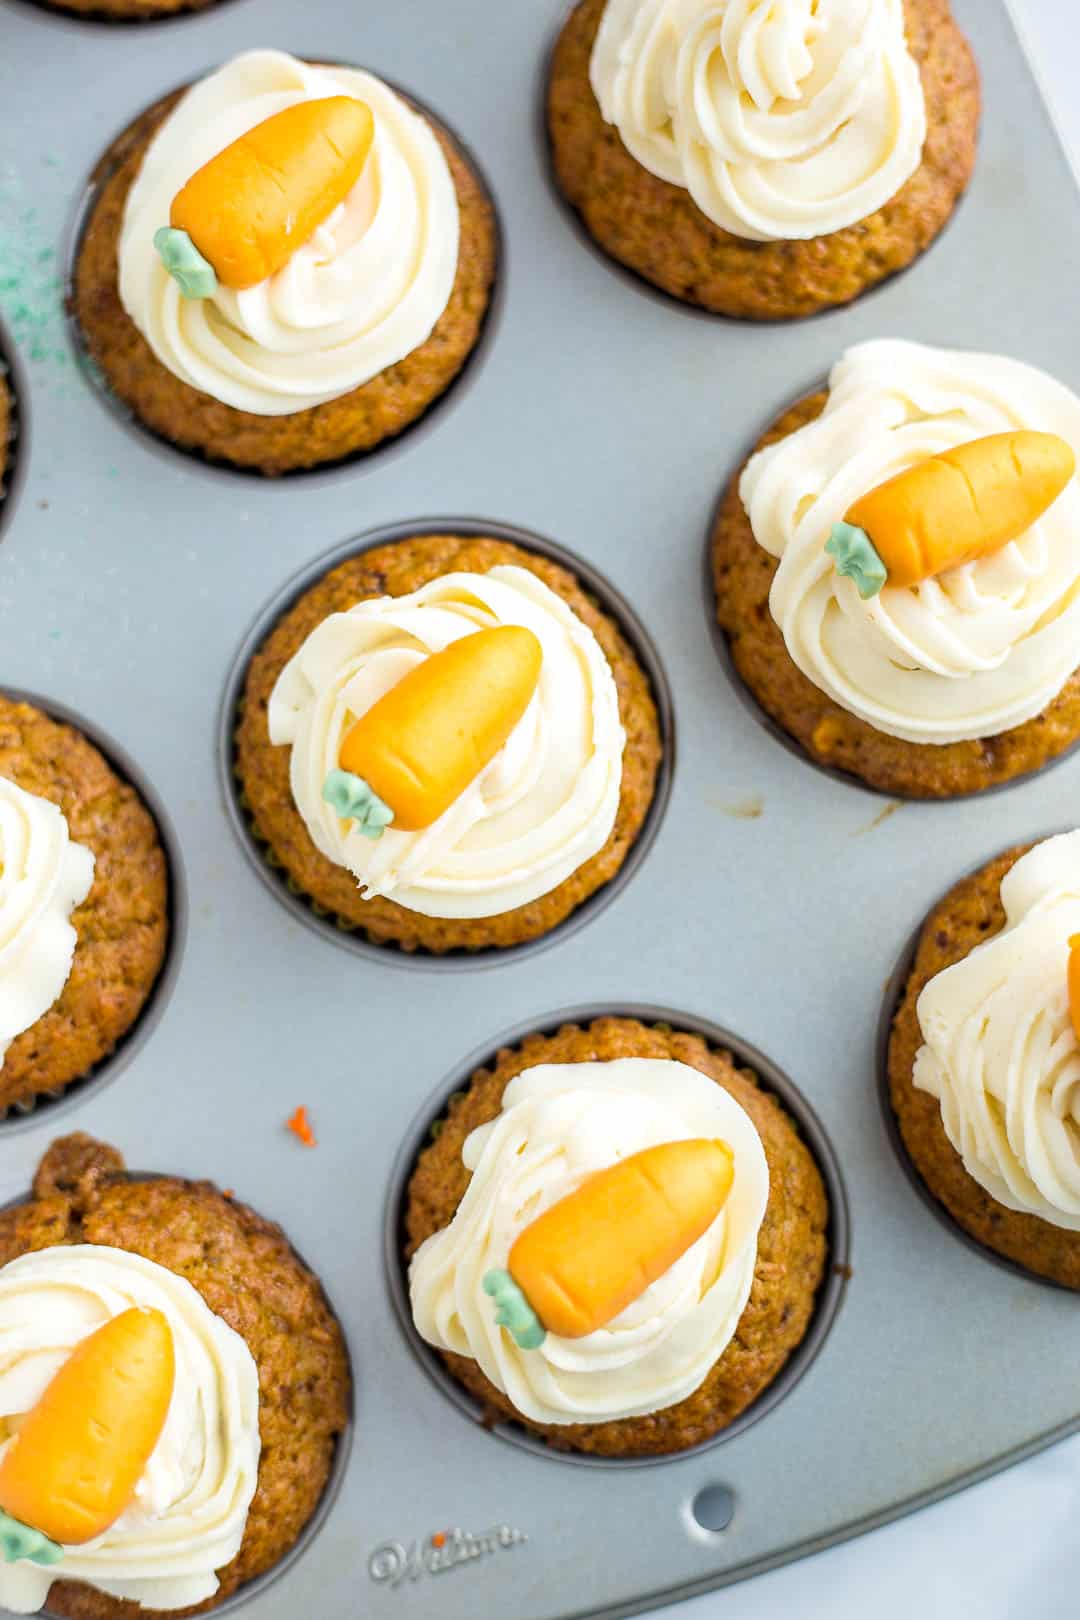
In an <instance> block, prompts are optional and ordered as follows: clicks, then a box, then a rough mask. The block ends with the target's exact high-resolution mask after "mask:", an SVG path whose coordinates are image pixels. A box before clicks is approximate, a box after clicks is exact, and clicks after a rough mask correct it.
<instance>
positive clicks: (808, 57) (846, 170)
mask: <svg viewBox="0 0 1080 1620" xmlns="http://www.w3.org/2000/svg"><path fill="white" fill-rule="evenodd" d="M978 123H979V76H978V71H977V69H976V66H975V62H974V59H973V58H972V55H971V51H970V48H969V46H968V44H967V41H966V39H965V38H964V36H963V34H962V33H961V32H960V30H959V28H958V27H957V26H956V23H955V22H954V21H953V17H952V13H951V12H950V10H949V4H948V0H860V3H859V4H857V5H821V6H818V5H809V4H807V3H806V0H779V3H778V0H580V3H579V4H578V5H576V6H575V8H574V10H573V11H572V13H571V15H570V18H569V20H568V22H567V23H566V25H565V27H564V29H563V31H562V34H561V36H560V38H559V41H558V44H557V45H556V48H555V53H554V56H553V59H552V64H551V76H550V82H549V87H548V127H549V131H550V138H551V148H552V159H553V163H554V169H555V176H556V179H557V181H558V184H559V186H560V187H561V188H562V190H563V192H564V193H565V195H566V197H567V199H568V201H569V202H570V203H571V205H572V206H573V207H574V208H575V209H576V210H577V211H578V213H579V214H580V216H581V218H582V220H583V222H584V224H585V227H586V229H587V230H588V231H589V232H590V234H591V235H592V236H593V237H594V238H595V240H596V241H597V242H598V243H599V245H600V247H602V248H603V249H604V251H605V252H606V253H609V254H610V255H611V256H612V258H615V259H618V260H619V261H620V262H621V263H622V264H624V265H626V266H628V267H629V268H630V269H631V270H634V271H636V272H637V274H638V275H641V276H644V277H645V279H646V280H648V281H651V282H653V283H655V285H656V286H658V287H661V288H663V290H664V291H665V292H668V293H671V294H672V295H673V296H674V297H676V298H681V299H682V300H684V302H686V303H690V304H697V305H700V306H701V307H703V308H704V309H708V310H712V311H714V312H715V313H716V314H720V315H735V316H743V317H749V318H751V319H754V320H773V319H780V318H784V317H791V316H800V315H811V314H813V313H814V312H815V311H816V310H820V309H825V308H827V307H829V306H831V305H834V304H845V303H847V302H848V301H849V300H850V299H852V298H855V297H857V296H858V294H859V293H861V292H863V291H865V289H866V288H867V287H872V286H874V285H875V283H877V282H879V281H881V280H882V279H883V278H884V277H885V276H889V275H892V274H894V273H895V272H896V271H897V270H902V269H903V268H904V266H905V265H907V264H910V263H911V261H912V260H913V259H915V258H917V257H918V255H919V254H920V253H922V252H923V251H924V249H926V248H927V247H928V246H929V245H930V243H931V242H932V241H933V239H934V237H935V236H937V234H938V232H939V231H940V230H941V229H942V227H943V226H944V225H945V223H946V222H947V220H948V219H949V217H950V216H951V214H952V212H953V209H954V208H955V207H956V203H957V201H958V199H959V197H960V195H961V194H962V192H963V191H964V188H965V187H966V185H967V183H968V180H969V179H970V177H971V171H972V168H973V166H974V162H975V148H976V140H977V135H978Z"/></svg>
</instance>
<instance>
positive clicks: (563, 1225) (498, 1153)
mask: <svg viewBox="0 0 1080 1620" xmlns="http://www.w3.org/2000/svg"><path fill="white" fill-rule="evenodd" d="M827 1220H828V1208H827V1202H826V1195H825V1189H824V1184H823V1182H822V1179H821V1175H820V1173H819V1171H818V1168H817V1166H816V1164H815V1163H814V1160H813V1158H812V1157H811V1155H810V1153H809V1151H808V1150H807V1148H806V1147H805V1145H804V1144H803V1142H802V1141H801V1139H800V1138H799V1136H798V1134H797V1131H796V1128H795V1126H794V1125H793V1123H792V1121H791V1120H790V1119H789V1118H788V1116H787V1115H786V1114H785V1113H784V1111H783V1109H782V1108H781V1107H780V1105H779V1104H778V1103H777V1102H776V1101H775V1100H774V1099H773V1098H772V1097H770V1096H769V1095H768V1094H767V1093H766V1092H764V1091H762V1090H761V1089H760V1088H759V1086H758V1084H757V1080H756V1078H755V1076H754V1075H753V1074H751V1073H750V1072H749V1071H748V1070H745V1069H737V1068H736V1067H735V1064H734V1062H733V1060H732V1058H731V1056H730V1055H729V1054H728V1053H726V1052H717V1051H713V1050H710V1048H709V1047H708V1046H707V1045H706V1043H705V1042H704V1041H703V1040H702V1039H701V1038H700V1037H699V1036H696V1035H688V1034H680V1033H676V1032H673V1031H671V1030H669V1029H666V1028H655V1029H650V1028H647V1027H646V1026H645V1025H644V1024H640V1023H638V1022H636V1021H635V1020H633V1019H628V1018H602V1019H598V1020H597V1021H596V1022H595V1023H594V1024H592V1025H591V1026H590V1027H589V1028H587V1029H582V1028H578V1027H575V1026H573V1025H568V1026H566V1027H565V1028H563V1029H561V1030H560V1031H559V1032H558V1033H557V1034H555V1035H550V1036H545V1035H532V1036H529V1037H528V1039H527V1040H525V1041H524V1042H523V1043H522V1045H521V1046H520V1047H517V1048H515V1049H513V1050H510V1049H505V1050H503V1051H501V1052H500V1053H499V1054H498V1057H497V1059H496V1061H495V1063H494V1065H493V1066H492V1068H490V1069H479V1070H477V1072H476V1073H475V1074H474V1075H473V1077H472V1081H471V1084H470V1085H469V1087H468V1089H467V1090H466V1091H465V1092H463V1093H462V1094H461V1095H459V1096H458V1097H456V1098H454V1099H453V1100H452V1101H451V1104H450V1110H449V1113H448V1115H447V1116H446V1118H445V1119H444V1120H443V1121H442V1122H441V1123H440V1127H439V1130H438V1132H437V1134H436V1135H435V1140H434V1141H433V1142H432V1144H431V1145H430V1146H429V1147H427V1148H425V1150H424V1151H423V1152H422V1153H421V1155H420V1158H419V1161H418V1163H417V1168H416V1171H415V1173H414V1175H413V1177H412V1181H411V1183H410V1186H409V1191H408V1203H407V1209H406V1215H405V1225H406V1232H407V1239H408V1254H409V1256H410V1257H411V1259H410V1267H409V1288H410V1299H411V1306H412V1312H413V1318H414V1321H415V1323H416V1328H417V1331H418V1332H419V1333H420V1335H421V1337H422V1338H423V1339H425V1340H426V1341H427V1342H428V1343H429V1344H431V1345H433V1346H434V1347H435V1348H436V1349H437V1350H438V1351H439V1352H440V1354H441V1356H442V1358H443V1360H444V1362H445V1363H446V1366H447V1368H448V1369H449V1371H450V1372H451V1374H452V1375H453V1376H454V1378H455V1379H457V1381H458V1382H459V1383H460V1384H462V1385H463V1386H464V1388H465V1389H466V1390H467V1391H468V1392H469V1394H470V1395H472V1396H473V1397H474V1398H475V1400H476V1401H477V1402H478V1403H479V1405H480V1406H481V1407H482V1408H483V1409H484V1411H485V1412H486V1413H487V1414H488V1415H489V1417H491V1418H492V1419H494V1420H502V1421H506V1420H512V1421H515V1422H518V1423H521V1424H523V1425H524V1426H525V1428H527V1429H529V1430H530V1431H532V1432H533V1433H535V1434H538V1435H540V1436H542V1437H543V1438H544V1439H545V1440H547V1441H548V1442H549V1443H550V1444H551V1445H553V1446H555V1447H557V1448H560V1449H563V1450H571V1451H581V1452H589V1453H592V1454H594V1455H597V1456H607V1457H634V1456H645V1455H649V1454H662V1453H666V1452H675V1451H683V1450H685V1449H686V1448H687V1447H689V1446H695V1445H700V1444H701V1443H702V1442H703V1441H705V1440H709V1439H711V1438H713V1437H714V1436H715V1435H717V1434H719V1433H720V1432H721V1430H723V1429H725V1428H726V1427H727V1426H728V1425H729V1424H730V1423H732V1422H733V1421H734V1419H735V1418H736V1417H738V1416H739V1414H740V1413H741V1412H743V1411H745V1410H746V1409H747V1408H748V1407H749V1406H750V1405H751V1404H752V1403H753V1402H754V1401H755V1400H756V1399H757V1397H758V1396H759V1395H761V1394H762V1393H763V1391H764V1390H765V1389H767V1388H768V1386H769V1385H770V1384H771V1383H772V1382H773V1380H774V1379H775V1378H776V1377H777V1375H778V1374H779V1372H780V1370H781V1368H782V1367H783V1366H784V1364H785V1362H786V1361H787V1360H788V1358H789V1356H790V1355H791V1354H792V1352H793V1351H794V1350H795V1348H796V1347H797V1345H798V1344H799V1343H800V1341H801V1340H802V1338H803V1336H804V1335H805V1333H806V1330H807V1328H808V1326H809V1324H810V1321H811V1318H812V1316H813V1313H814V1303H815V1296H816V1293H817V1289H818V1286H819V1284H820V1282H821V1280H822V1275H823V1271H824V1266H825V1251H826V1240H825V1232H826V1226H827Z"/></svg>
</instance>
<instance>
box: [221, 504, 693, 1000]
mask: <svg viewBox="0 0 1080 1620" xmlns="http://www.w3.org/2000/svg"><path fill="white" fill-rule="evenodd" d="M417 534H461V535H479V536H483V535H487V536H490V537H491V538H493V539H497V540H505V541H507V542H508V543H509V544H510V545H514V546H519V547H521V548H522V549H523V550H526V551H531V552H534V553H535V554H537V555H538V556H541V557H546V558H548V559H549V561H551V562H556V563H559V564H560V565H561V566H562V567H563V568H566V569H568V570H569V571H570V572H571V573H572V574H573V575H574V576H575V578H576V579H577V580H578V582H579V583H580V584H581V586H582V587H583V588H584V589H585V591H587V592H588V594H589V595H590V596H592V597H593V598H594V599H595V600H596V602H597V603H598V605H599V606H600V608H601V609H602V610H603V612H604V613H605V614H606V615H607V616H608V617H609V618H610V619H612V620H614V622H615V623H617V624H618V626H619V628H620V629H621V630H622V632H623V634H624V636H625V637H626V639H627V641H628V642H629V643H630V645H631V647H632V648H633V650H634V653H635V655H636V657H637V659H638V662H639V663H640V664H641V667H642V668H643V669H644V671H645V673H646V674H647V676H648V678H649V683H650V685H651V687H652V693H653V698H654V701H655V703H656V710H657V716H658V719H659V724H660V732H661V736H662V738H663V742H664V757H663V760H662V762H661V766H660V770H659V772H658V773H657V778H656V791H655V793H654V794H653V800H652V804H651V805H650V806H649V810H648V813H647V815H646V817H645V822H644V825H643V826H642V829H641V831H640V833H639V834H638V836H637V838H636V839H635V841H634V843H633V845H632V847H631V849H630V851H629V853H628V854H627V857H626V859H625V861H624V862H623V864H622V866H621V867H620V869H619V871H618V872H617V873H616V874H615V876H614V877H613V878H611V879H610V881H609V882H607V883H605V884H604V886H603V888H601V889H597V891H596V892H595V893H594V894H592V895H590V896H589V898H588V899H587V900H586V901H585V902H584V904H583V905H580V906H579V907H578V908H577V910H576V911H574V912H572V913H571V914H570V916H569V917H567V918H566V919H565V921H563V922H561V923H559V924H558V926H557V927H555V928H553V929H551V931H550V932H549V933H547V934H545V935H543V936H542V937H541V938H539V939H534V940H529V941H527V942H526V943H525V944H522V945H513V946H510V947H508V948H507V949H503V950H500V949H499V948H497V947H487V948H485V949H483V950H479V951H464V950H458V951H448V952H447V953H446V954H445V955H443V956H439V955H437V954H436V953H435V952H433V951H404V950H402V949H401V948H400V947H399V946H397V945H396V944H394V943H393V942H391V943H389V944H386V945H380V944H377V943H375V942H374V941H372V940H369V939H367V938H366V937H365V935H364V933H363V930H362V929H354V928H350V927H349V925H348V924H347V923H346V922H345V921H344V919H342V920H339V919H337V918H336V917H335V916H334V915H333V914H332V913H330V912H328V911H327V910H326V909H325V908H324V907H319V906H316V905H315V903H314V902H313V901H311V900H309V899H308V898H307V897H306V896H305V895H304V894H303V893H302V892H300V891H299V890H298V889H297V887H296V886H295V885H294V884H293V883H292V881H291V880H290V879H289V878H288V877H287V875H286V874H285V873H284V872H283V871H282V869H281V867H280V866H278V865H275V864H272V862H271V860H270V859H269V854H270V851H269V849H268V847H267V846H266V845H264V844H262V843H261V842H260V840H259V839H258V838H257V836H256V834H255V831H254V825H253V821H252V817H251V815H250V813H249V812H248V810H247V809H246V808H245V805H244V801H243V794H242V791H241V784H240V782H239V779H238V776H237V771H236V743H235V738H236V729H237V726H238V724H239V721H240V714H241V710H242V706H243V698H244V684H245V681H246V679H247V672H248V668H249V666H250V664H251V659H252V657H253V655H254V654H255V653H256V652H257V651H258V649H259V648H260V647H261V646H262V644H263V642H264V641H265V640H266V638H267V637H268V636H269V635H270V633H271V631H272V630H273V628H274V626H275V625H276V624H277V623H278V622H279V620H280V619H282V618H283V617H284V616H285V614H286V613H287V612H288V611H289V609H290V608H291V607H293V606H294V604H295V603H296V602H297V601H298V600H299V598H300V597H301V596H303V595H304V594H305V592H306V591H309V590H310V589H311V588H312V587H313V586H314V585H316V584H317V583H318V582H319V580H321V579H323V578H324V577H325V576H326V575H327V574H328V573H329V572H330V571H331V569H333V568H336V567H338V565H339V564H340V563H343V562H347V561H348V559H349V558H350V557H357V556H360V555H361V554H362V553H363V552H365V551H371V550H372V549H373V548H374V547H376V546H384V545H389V544H393V542H394V541H396V540H407V539H409V538H410V537H411V536H413V535H417ZM218 750H219V759H220V764H221V776H222V784H223V790H224V794H225V805H226V809H227V811H228V815H229V820H230V821H231V822H232V825H233V830H234V831H235V833H236V836H237V838H238V839H239V841H240V846H241V848H242V850H243V852H244V854H245V855H246V856H247V859H248V861H249V863H250V865H251V866H252V868H253V870H254V871H255V873H256V874H257V876H258V877H260V878H261V879H262V881H263V882H264V883H265V884H266V885H267V887H268V888H269V889H270V891H271V893H273V894H275V895H276V896H277V898H278V899H279V900H280V901H281V903H282V904H283V905H284V906H287V907H288V909H289V911H290V912H291V913H292V914H293V916H294V917H298V918H299V919H300V921H301V922H304V923H306V924H307V925H308V927H310V928H313V929H315V930H316V931H317V932H318V933H321V934H322V935H323V936H324V938H327V939H331V940H333V941H334V943H335V944H336V945H342V946H344V947H345V948H346V949H347V950H350V951H353V952H354V953H355V954H356V955H358V956H368V957H370V956H374V957H375V959H376V960H377V961H379V962H384V961H386V960H390V961H391V962H395V963H397V964H398V965H399V966H404V967H421V968H430V969H434V970H436V971H440V972H447V971H453V970H455V969H461V968H477V967H498V966H500V965H503V964H505V962H506V959H507V956H508V955H509V956H510V957H512V958H513V959H514V960H517V959H518V958H519V957H521V956H524V955H526V954H530V955H536V953H537V952H538V951H543V950H547V949H549V948H550V947H551V946H553V945H557V944H558V943H559V942H560V941H561V940H564V939H566V938H568V937H569V935H570V934H572V933H575V932H576V931H577V930H578V929H579V928H583V927H584V926H585V924H586V923H587V922H589V921H590V920H591V919H592V918H593V917H596V916H598V915H599V914H600V912H601V911H603V910H604V908H605V907H606V906H609V905H610V904H611V902H612V901H613V900H614V899H615V898H616V896H617V895H618V894H619V892H620V891H621V890H622V889H623V888H624V887H625V886H626V884H627V883H629V882H630V879H631V878H632V877H633V876H634V874H635V872H637V871H638V870H639V868H640V867H641V865H642V862H643V861H644V860H645V858H646V857H647V855H648V853H649V850H650V849H651V848H652V846H653V843H654V842H655V840H656V837H657V834H658V833H659V831H660V824H661V822H662V821H663V819H664V811H665V810H666V809H667V803H668V799H669V798H670V796H671V783H672V779H673V776H674V771H675V721H674V713H673V706H672V700H671V688H670V686H669V685H668V680H667V676H666V675H665V674H664V666H663V663H662V662H661V660H660V655H659V653H658V652H657V650H656V648H655V647H654V646H653V644H652V642H651V641H650V639H649V634H648V631H647V630H646V629H645V627H644V625H643V624H642V622H641V620H640V619H639V618H638V617H637V615H636V614H635V612H634V610H633V608H632V607H631V606H630V604H629V602H627V601H626V600H625V598H624V597H622V596H620V594H619V592H618V591H617V590H615V588H614V587H613V586H612V585H611V584H610V583H609V582H608V581H607V580H606V579H604V577H603V575H602V574H600V573H599V572H598V571H597V570H596V569H595V568H593V567H591V566H590V564H588V563H586V562H585V561H584V560H583V559H582V558H580V557H573V556H571V555H570V553H569V552H568V551H566V550H564V549H563V547H562V546H557V545H555V544H554V543H553V542H552V541H551V540H545V539H544V538H543V537H542V536H541V535H538V534H529V533H527V532H526V531H525V530H523V529H517V528H513V527H511V525H509V524H506V523H497V522H491V521H487V520H485V519H477V518H461V517H446V518H425V519H422V520H420V521H414V522H411V523H410V522H403V523H394V524H390V525H389V526H387V527H384V528H380V529H374V530H371V531H369V532H368V533H367V534H362V535H357V537H356V538H355V539H354V540H347V541H346V542H345V544H344V545H342V546H335V548H334V550H333V551H331V552H329V553H328V554H327V555H326V556H323V557H317V558H316V559H315V561H314V562H312V563H310V564H309V565H308V566H306V567H305V568H302V569H301V570H300V572H299V573H298V574H296V575H294V576H293V578H292V579H290V580H288V581H287V582H286V583H285V585H284V586H283V587H282V588H281V590H280V591H278V592H276V593H275V595H274V596H273V598H272V599H271V600H270V601H269V602H268V603H267V604H266V606H265V608H264V609H263V610H262V612H261V613H260V614H259V616H258V618H257V619H256V621H255V623H254V624H253V625H252V627H251V629H250V630H249V632H248V634H247V635H246V636H245V637H244V641H243V644H242V646H241V648H240V651H239V653H238V654H237V656H236V661H235V663H234V664H233V667H232V671H231V673H230V675H229V679H228V681H227V682H226V685H225V697H224V699H223V701H222V704H221V721H220V726H219V731H218Z"/></svg>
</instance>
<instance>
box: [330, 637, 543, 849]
mask: <svg viewBox="0 0 1080 1620" xmlns="http://www.w3.org/2000/svg"><path fill="white" fill-rule="evenodd" d="M542 661H543V652H542V649H541V646H540V643H539V641H538V640H537V639H536V637H535V636H534V635H533V633H532V631H531V630H526V629H525V628H524V626H523V625H517V624H508V625H500V626H499V627H498V628H497V629H494V630H477V631H476V632H475V633H474V634H472V635H467V636H462V637H460V639H459V640H457V641H452V642H451V643H450V645H449V646H448V647H444V648H443V649H442V651H441V652H437V653H432V655H431V657H430V658H426V659H425V660H424V662H423V663H422V664H417V666H416V667H415V669H412V670H410V671H409V673H408V674H407V675H406V676H404V678H403V679H402V680H400V681H399V682H398V683H397V685H396V686H394V687H391V689H390V691H389V692H387V693H386V694H385V695H384V696H383V697H381V698H380V699H379V701H378V702H377V703H373V704H372V706H371V708H370V709H368V711H367V713H366V714H363V715H361V717H360V719H359V720H358V721H357V722H356V724H355V726H353V728H352V730H351V731H350V732H349V734H348V736H347V737H346V738H345V741H344V743H343V744H342V748H341V754H340V765H341V769H340V770H336V771H331V772H330V774H329V776H328V777H327V779H326V782H325V784H324V786H323V798H324V799H325V800H326V802H327V803H328V804H330V805H332V806H333V808H334V809H335V810H336V811H337V813H338V815H339V816H342V817H343V818H348V817H352V818H353V819H354V820H355V821H356V824H357V828H358V830H359V831H360V832H361V833H363V834H364V836H365V837H367V838H379V837H381V835H382V832H383V829H384V828H385V827H387V826H389V824H390V822H391V821H392V822H393V824H394V826H395V827H397V828H400V829H401V830H402V831H403V832H417V831H419V829H420V828H422V827H430V826H431V824H432V822H433V821H438V819H439V817H440V816H441V815H442V814H443V813H444V811H446V810H448V809H449V808H450V806H451V805H452V804H453V802H454V800H455V799H457V798H459V797H460V795H461V794H462V793H464V791H465V789H466V788H467V787H468V786H469V784H470V782H472V781H474V780H475V778H476V777H477V776H479V774H480V772H481V771H482V770H483V769H484V768H485V766H487V765H490V763H491V761H492V760H493V759H494V758H495V755H496V754H497V753H498V752H499V749H500V748H501V747H502V746H503V744H504V743H505V742H506V739H507V738H508V737H509V735H510V733H511V732H512V731H513V729H514V727H515V726H516V725H517V723H518V721H519V720H520V719H521V717H522V715H523V714H524V713H525V710H526V709H527V708H528V707H529V703H530V702H531V700H532V695H533V693H534V692H535V690H536V685H537V682H538V681H539V679H540V665H541V663H542Z"/></svg>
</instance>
